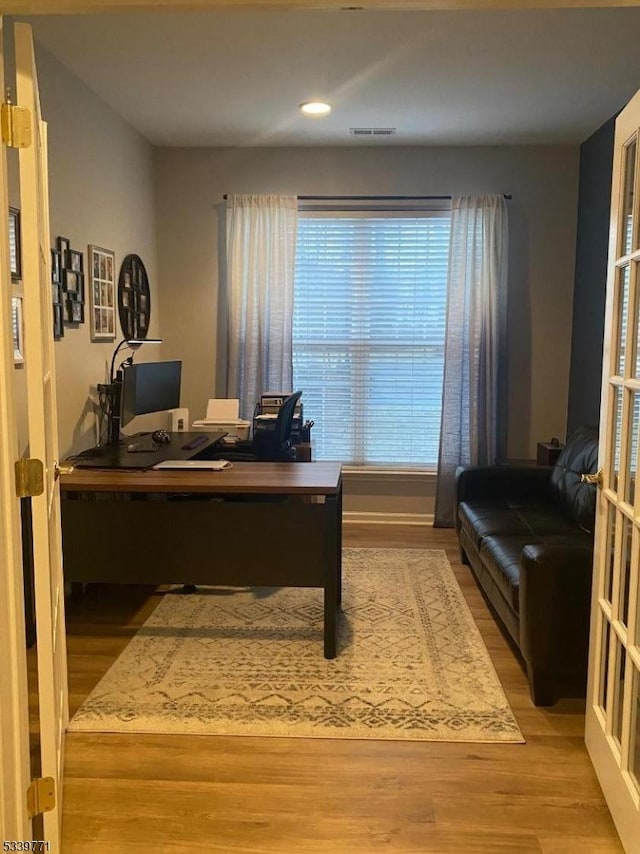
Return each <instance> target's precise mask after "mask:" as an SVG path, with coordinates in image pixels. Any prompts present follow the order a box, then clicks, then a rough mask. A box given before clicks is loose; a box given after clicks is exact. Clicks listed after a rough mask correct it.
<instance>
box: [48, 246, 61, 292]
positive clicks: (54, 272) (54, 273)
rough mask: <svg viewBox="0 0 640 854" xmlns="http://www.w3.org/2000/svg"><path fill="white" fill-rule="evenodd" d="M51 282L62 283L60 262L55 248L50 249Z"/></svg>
mask: <svg viewBox="0 0 640 854" xmlns="http://www.w3.org/2000/svg"><path fill="white" fill-rule="evenodd" d="M51 283H52V284H54V285H61V284H62V263H61V259H60V253H59V252H58V250H57V249H52V250H51Z"/></svg>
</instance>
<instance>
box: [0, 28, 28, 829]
mask: <svg viewBox="0 0 640 854" xmlns="http://www.w3.org/2000/svg"><path fill="white" fill-rule="evenodd" d="M4 26H5V24H4V20H3V19H2V18H0V92H4V91H5V86H4ZM7 184H8V182H7V157H6V150H5V146H4V143H0V210H2V211H6V212H8V210H9V198H8V195H7ZM0 241H1V245H2V250H3V251H2V252H0V295H1V297H0V348H1V349H0V374H1V376H0V472H2V477H1V478H0V685H1V686H2V690H1V691H0V840H5V839H7V840H8V839H31V838H32V836H31V825H30V821H29V816H28V812H27V809H26V792H27V788H28V787H29V783H30V781H31V772H30V768H29V709H28V694H27V659H26V648H25V625H24V597H23V588H22V552H21V535H20V502H19V499H18V498H17V496H16V489H15V481H14V478H13V471H14V464H15V461H16V460H17V459H18V434H17V430H16V410H15V402H14V394H13V388H14V367H13V358H14V348H13V335H12V312H11V297H12V289H11V273H10V267H9V252H8V251H6V250H7V248H8V246H9V223H8V218H7V216H3V217H2V218H1V219H0Z"/></svg>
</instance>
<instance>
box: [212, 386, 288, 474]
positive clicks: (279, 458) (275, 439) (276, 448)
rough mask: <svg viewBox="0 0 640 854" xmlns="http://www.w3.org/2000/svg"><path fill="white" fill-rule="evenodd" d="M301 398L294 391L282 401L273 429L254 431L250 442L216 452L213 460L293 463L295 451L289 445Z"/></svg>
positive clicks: (238, 443) (239, 443)
mask: <svg viewBox="0 0 640 854" xmlns="http://www.w3.org/2000/svg"><path fill="white" fill-rule="evenodd" d="M301 397H302V392H301V391H296V392H294V393H293V394H290V395H289V396H288V397H286V398H285V399H284V401H283V403H282V406H281V407H280V409H279V410H278V417H277V419H276V423H275V426H274V427H273V429H270V428H266V427H265V428H264V429H262V430H254V432H253V439H252V441H251V442H237V443H236V444H235V445H234V446H233V448H231V449H229V450H228V451H220V452H216V455H215V457H214V459H224V460H229V462H261V463H280V462H293V460H295V450H294V449H293V447H292V445H291V430H292V427H293V416H294V415H295V411H296V404H297V403H298V401H299V400H300V398H301Z"/></svg>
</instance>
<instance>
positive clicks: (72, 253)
mask: <svg viewBox="0 0 640 854" xmlns="http://www.w3.org/2000/svg"><path fill="white" fill-rule="evenodd" d="M65 267H66V268H67V269H68V270H73V272H74V273H82V272H83V271H84V255H83V253H82V252H78V251H76V250H75V249H69V250H67V255H66V264H65Z"/></svg>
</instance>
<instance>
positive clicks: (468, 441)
mask: <svg viewBox="0 0 640 854" xmlns="http://www.w3.org/2000/svg"><path fill="white" fill-rule="evenodd" d="M507 258H508V227H507V205H506V202H505V200H504V197H503V196H495V195H486V196H463V197H460V198H452V200H451V232H450V239H449V281H448V290H447V324H446V336H445V355H444V383H443V392H442V422H441V431H440V451H439V461H438V485H437V488H436V506H435V520H434V524H435V525H436V526H438V527H452V526H453V521H454V501H455V472H456V468H457V467H458V466H459V465H485V464H489V463H493V462H495V461H496V459H497V456H498V443H499V438H498V437H499V435H500V432H499V431H500V430H501V429H503V427H502V425H501V424H500V419H499V417H498V416H499V413H500V411H501V406H502V401H501V400H500V393H501V388H499V386H502V382H500V379H501V374H502V372H503V371H504V356H505V354H504V341H505V324H506V284H507ZM500 451H501V452H502V449H500Z"/></svg>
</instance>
